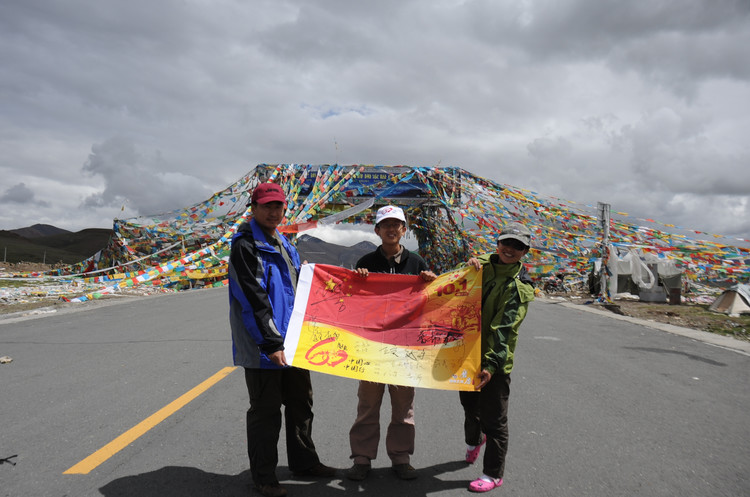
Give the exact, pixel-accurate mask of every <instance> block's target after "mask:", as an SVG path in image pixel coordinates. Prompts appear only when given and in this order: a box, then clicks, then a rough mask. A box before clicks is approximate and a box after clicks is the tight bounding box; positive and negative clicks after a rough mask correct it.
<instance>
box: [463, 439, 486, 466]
mask: <svg viewBox="0 0 750 497" xmlns="http://www.w3.org/2000/svg"><path fill="white" fill-rule="evenodd" d="M486 441H487V435H485V434H482V441H481V442H480V443H479V445H476V446H474V448H473V449H472V448H471V447H472V446H471V445H470V446H468V447H467V448H466V462H467V463H469V464H474V461H476V460H477V458H478V457H479V451H480V450H482V445H484V443H485V442H486Z"/></svg>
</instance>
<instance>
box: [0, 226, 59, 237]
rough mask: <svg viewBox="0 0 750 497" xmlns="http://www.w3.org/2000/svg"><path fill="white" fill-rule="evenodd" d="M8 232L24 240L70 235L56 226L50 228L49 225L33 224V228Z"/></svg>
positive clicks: (28, 227)
mask: <svg viewBox="0 0 750 497" xmlns="http://www.w3.org/2000/svg"><path fill="white" fill-rule="evenodd" d="M9 231H10V232H11V233H15V234H16V235H19V236H22V237H24V238H39V237H41V236H50V235H62V234H65V233H70V231H68V230H64V229H62V228H58V227H57V226H51V225H49V224H35V225H34V226H27V227H26V228H18V229H16V230H9Z"/></svg>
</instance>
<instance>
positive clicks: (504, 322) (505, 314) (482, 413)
mask: <svg viewBox="0 0 750 497" xmlns="http://www.w3.org/2000/svg"><path fill="white" fill-rule="evenodd" d="M530 247H531V232H530V231H529V229H528V228H527V227H526V226H524V225H522V224H520V223H509V224H507V225H506V226H505V227H504V228H503V230H502V231H501V232H500V236H499V237H498V240H497V253H493V254H486V255H481V256H479V257H472V258H471V259H469V261H468V264H469V265H471V266H474V268H476V269H477V270H479V269H480V268H481V269H482V270H483V271H482V364H481V371H480V372H479V374H478V375H477V379H478V380H479V383H478V384H477V385H476V387H475V389H476V390H475V391H474V392H463V391H462V392H459V395H460V398H461V405H462V406H463V409H464V437H465V441H466V444H467V446H468V447H467V449H466V462H467V463H469V464H472V463H474V461H476V460H477V458H478V457H479V451H480V449H481V447H482V445H484V444H485V442H486V443H487V447H486V449H485V452H484V468H483V470H482V476H480V477H479V478H477V479H476V480H474V481H472V482H471V483H470V484H469V490H470V491H472V492H487V491H490V490H492V489H493V488H497V487H499V486H500V485H502V484H503V473H504V471H505V455H506V453H507V451H508V395H509V393H510V372H511V371H512V370H513V353H514V351H515V349H516V342H517V341H518V328H519V327H520V326H521V323H522V322H523V320H524V318H525V317H526V311H527V310H528V305H529V302H531V301H532V300H534V286H533V284H532V282H531V279H530V278H529V276H528V274H527V273H526V269H525V268H524V266H523V264H521V262H520V261H521V259H522V258H523V257H524V256H525V255H526V254H527V253H528V251H529V248H530Z"/></svg>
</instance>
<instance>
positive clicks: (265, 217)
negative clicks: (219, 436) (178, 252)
mask: <svg viewBox="0 0 750 497" xmlns="http://www.w3.org/2000/svg"><path fill="white" fill-rule="evenodd" d="M251 206H252V219H251V220H250V222H248V223H243V224H242V225H240V227H239V228H238V230H237V233H236V234H235V235H234V237H233V238H232V246H231V253H230V257H229V321H230V324H231V328H232V353H233V356H234V364H235V366H242V367H243V368H245V382H246V384H247V391H248V394H249V395H250V408H249V409H248V411H247V452H248V456H249V458H250V473H251V474H252V478H253V483H254V484H255V486H256V488H257V489H258V491H259V492H260V493H261V494H262V495H264V496H266V497H283V496H285V495H286V494H287V491H286V489H285V488H284V487H282V486H281V485H280V484H279V480H278V478H277V477H276V466H277V464H278V459H279V456H278V449H277V445H278V442H279V434H280V433H281V406H282V404H283V405H284V406H285V408H286V409H285V411H284V418H285V422H286V443H287V457H288V459H289V469H290V470H291V471H292V472H293V473H294V474H295V475H296V476H312V477H325V476H333V475H334V473H335V469H333V468H330V467H328V466H325V465H324V464H322V463H321V462H320V459H319V458H318V454H317V452H316V451H315V444H313V441H312V437H311V431H312V421H313V412H312V405H313V399H312V384H311V382H310V372H309V371H307V370H305V369H299V368H295V367H291V366H289V365H288V364H287V362H286V356H285V355H284V337H285V336H286V331H287V325H288V324H289V318H290V317H291V315H292V308H293V307H294V294H295V290H296V287H297V277H298V274H299V269H300V259H299V254H298V253H297V250H296V249H295V248H294V246H293V245H292V244H291V243H289V241H288V240H287V239H286V238H285V237H284V235H282V234H281V233H280V232H279V231H278V230H277V229H276V228H277V227H278V226H279V225H280V224H281V222H282V221H283V220H284V212H285V210H286V195H285V194H284V190H282V188H281V187H280V186H279V185H277V184H275V183H262V184H260V185H258V186H257V187H256V188H255V190H254V191H253V195H252V198H251Z"/></svg>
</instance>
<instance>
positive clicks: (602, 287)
mask: <svg viewBox="0 0 750 497" xmlns="http://www.w3.org/2000/svg"><path fill="white" fill-rule="evenodd" d="M597 209H598V211H599V228H600V229H601V232H602V241H601V246H602V267H601V280H600V283H599V299H600V300H609V299H608V298H607V295H608V291H607V285H608V281H607V280H608V278H607V264H608V263H609V214H610V205H609V204H605V203H603V202H597Z"/></svg>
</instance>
